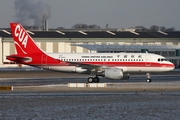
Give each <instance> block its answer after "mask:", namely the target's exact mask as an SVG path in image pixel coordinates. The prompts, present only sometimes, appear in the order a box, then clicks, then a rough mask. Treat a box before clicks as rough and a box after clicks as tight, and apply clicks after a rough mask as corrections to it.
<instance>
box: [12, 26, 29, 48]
mask: <svg viewBox="0 0 180 120" xmlns="http://www.w3.org/2000/svg"><path fill="white" fill-rule="evenodd" d="M14 34H15V36H16V37H17V38H18V40H19V42H20V43H22V45H23V46H24V48H26V46H27V42H28V35H27V34H26V32H25V31H23V29H22V28H21V26H20V25H19V24H18V25H17V26H16V28H15V31H14Z"/></svg>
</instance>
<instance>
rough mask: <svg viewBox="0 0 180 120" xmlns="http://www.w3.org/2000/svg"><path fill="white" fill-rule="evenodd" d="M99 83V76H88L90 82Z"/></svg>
mask: <svg viewBox="0 0 180 120" xmlns="http://www.w3.org/2000/svg"><path fill="white" fill-rule="evenodd" d="M93 82H94V83H98V82H99V77H98V76H96V77H89V78H88V83H93Z"/></svg>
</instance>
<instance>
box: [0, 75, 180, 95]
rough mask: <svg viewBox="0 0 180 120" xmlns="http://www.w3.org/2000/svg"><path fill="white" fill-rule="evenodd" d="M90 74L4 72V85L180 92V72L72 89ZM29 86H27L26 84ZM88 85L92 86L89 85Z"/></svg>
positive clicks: (16, 88)
mask: <svg viewBox="0 0 180 120" xmlns="http://www.w3.org/2000/svg"><path fill="white" fill-rule="evenodd" d="M88 77H89V75H83V74H69V73H59V72H51V71H1V72H0V85H1V86H14V88H15V89H14V90H18V91H21V90H22V91H28V90H29V91H32V90H33V91H38V90H40V91H94V90H97V91H111V92H112V91H149V90H153V91H178V90H180V74H177V72H176V74H175V73H168V74H160V75H158V74H156V75H153V74H152V75H151V79H152V82H151V83H147V82H146V76H145V74H133V75H131V77H130V79H128V80H109V79H106V78H100V83H106V84H107V88H99V89H94V88H68V87H67V86H68V83H85V84H88V82H87V78H88ZM24 86H25V87H24ZM87 86H88V85H87Z"/></svg>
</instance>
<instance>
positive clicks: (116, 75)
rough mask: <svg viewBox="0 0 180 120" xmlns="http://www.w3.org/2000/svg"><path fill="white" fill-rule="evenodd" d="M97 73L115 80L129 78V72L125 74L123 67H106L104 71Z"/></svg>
mask: <svg viewBox="0 0 180 120" xmlns="http://www.w3.org/2000/svg"><path fill="white" fill-rule="evenodd" d="M97 75H98V76H103V77H105V78H109V79H114V80H122V79H124V80H125V79H129V74H123V71H122V69H119V68H111V69H105V70H104V71H102V72H99V73H98V74H97Z"/></svg>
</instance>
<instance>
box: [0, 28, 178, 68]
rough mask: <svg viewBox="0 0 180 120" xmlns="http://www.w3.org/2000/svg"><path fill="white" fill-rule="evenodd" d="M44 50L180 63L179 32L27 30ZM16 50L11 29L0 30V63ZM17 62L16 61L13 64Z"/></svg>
mask: <svg viewBox="0 0 180 120" xmlns="http://www.w3.org/2000/svg"><path fill="white" fill-rule="evenodd" d="M27 32H28V33H29V34H30V35H31V37H32V38H33V39H34V40H35V42H36V43H37V45H38V46H39V47H40V48H41V49H42V50H44V51H46V52H54V53H57V52H71V53H82V52H84V53H89V52H111V53H113V52H115V53H118V52H150V53H156V54H160V55H163V56H164V57H166V58H167V59H168V60H170V61H171V62H173V63H174V64H175V66H179V65H180V60H179V59H180V31H174V32H162V31H157V32H140V31H137V30H136V29H110V28H108V29H61V30H60V29H59V30H58V29H56V30H49V31H39V30H32V29H27ZM14 53H16V51H15V46H14V43H13V38H12V35H11V30H8V29H1V30H0V65H10V64H16V63H12V62H10V61H8V60H6V56H7V55H10V54H14ZM16 65H17V64H16Z"/></svg>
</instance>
